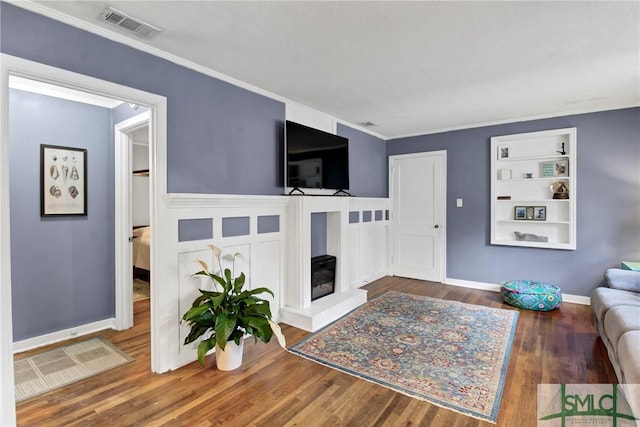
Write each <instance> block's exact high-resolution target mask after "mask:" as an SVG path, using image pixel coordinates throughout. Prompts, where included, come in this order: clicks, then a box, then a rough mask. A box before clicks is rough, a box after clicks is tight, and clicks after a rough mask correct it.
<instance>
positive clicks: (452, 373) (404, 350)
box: [289, 291, 518, 423]
mask: <svg viewBox="0 0 640 427" xmlns="http://www.w3.org/2000/svg"><path fill="white" fill-rule="evenodd" d="M517 318H518V312H517V311H515V310H504V309H497V308H490V307H484V306H479V305H472V304H465V303H461V302H457V301H449V300H442V299H435V298H430V297H423V296H417V295H409V294H404V293H400V292H392V291H390V292H387V293H385V294H383V295H381V296H380V297H378V298H376V299H373V300H371V301H369V302H367V303H365V304H364V305H362V306H360V307H359V308H357V309H355V310H354V311H352V312H351V313H349V314H347V315H346V316H344V317H342V318H341V319H339V320H337V321H335V322H333V323H332V324H330V325H328V326H326V327H325V328H323V329H322V330H320V331H318V332H316V333H313V334H311V335H310V336H308V337H307V338H305V339H304V340H302V341H300V342H299V343H297V344H295V345H293V346H291V347H290V348H289V351H290V352H292V353H294V354H297V355H300V356H302V357H305V358H307V359H310V360H313V361H315V362H318V363H321V364H323V365H326V366H329V367H331V368H335V369H338V370H340V371H342V372H345V373H347V374H351V375H354V376H356V377H359V378H362V379H365V380H368V381H371V382H373V383H376V384H380V385H382V386H385V387H388V388H390V389H392V390H394V391H397V392H399V393H403V394H405V395H408V396H411V397H414V398H417V399H422V400H425V401H427V402H430V403H433V404H435V405H438V406H440V407H444V408H447V409H451V410H453V411H456V412H459V413H462V414H465V415H468V416H471V417H474V418H477V419H481V420H486V421H489V422H492V423H495V422H496V419H497V416H498V410H499V408H500V400H501V398H502V391H503V388H504V383H505V377H506V372H507V366H508V363H509V355H510V353H511V345H512V342H513V337H514V334H515V330H516V323H517Z"/></svg>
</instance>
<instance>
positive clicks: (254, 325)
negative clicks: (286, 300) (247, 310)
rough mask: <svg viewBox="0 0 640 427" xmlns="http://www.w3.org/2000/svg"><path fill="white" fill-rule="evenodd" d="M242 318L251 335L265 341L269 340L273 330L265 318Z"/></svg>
mask: <svg viewBox="0 0 640 427" xmlns="http://www.w3.org/2000/svg"><path fill="white" fill-rule="evenodd" d="M243 320H244V322H245V324H246V325H247V331H249V330H251V335H253V336H254V337H256V338H257V339H259V340H260V341H262V342H265V343H267V342H269V340H271V337H272V336H273V331H272V330H271V326H270V325H269V322H268V321H267V319H265V318H264V317H262V316H245V318H244V319H243Z"/></svg>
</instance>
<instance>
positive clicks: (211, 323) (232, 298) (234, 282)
mask: <svg viewBox="0 0 640 427" xmlns="http://www.w3.org/2000/svg"><path fill="white" fill-rule="evenodd" d="M209 247H210V248H211V250H212V251H213V253H214V255H215V259H216V260H217V261H218V267H219V271H220V272H221V275H219V274H215V273H212V272H211V271H209V266H208V265H207V264H206V263H205V262H204V261H201V260H199V261H198V262H199V263H200V265H201V266H202V268H203V269H202V270H201V271H198V272H197V273H195V274H194V276H206V277H208V278H210V279H211V281H212V282H213V284H214V289H215V290H213V291H207V290H204V289H200V290H199V291H200V295H199V296H198V297H197V298H196V299H195V300H194V301H193V304H192V306H191V308H190V309H189V310H188V311H187V312H186V313H185V314H184V316H182V320H184V321H186V322H187V323H188V324H189V326H190V327H191V331H190V332H189V335H187V337H186V338H185V340H184V344H185V345H187V344H190V343H192V342H194V341H196V340H197V339H198V338H200V337H201V336H203V335H205V334H208V336H206V337H205V339H203V340H202V341H201V342H200V344H199V345H198V360H199V361H200V363H201V364H203V365H204V357H205V356H206V355H207V353H208V352H209V351H210V350H211V349H212V348H214V347H215V349H216V364H217V366H218V369H221V370H227V371H228V370H232V369H235V368H237V367H239V366H240V365H241V364H242V350H243V342H244V337H245V335H252V336H253V337H254V340H255V342H257V341H258V340H260V341H262V342H265V343H268V342H269V341H270V340H271V337H272V336H273V335H274V334H275V335H276V337H277V338H278V342H279V343H280V345H281V346H282V347H283V348H284V347H285V341H284V336H283V335H282V332H281V331H280V327H279V326H278V324H277V323H275V322H274V321H273V320H271V317H272V316H271V308H270V306H269V301H267V300H265V299H262V298H260V297H258V296H257V295H260V294H263V293H268V294H271V296H273V292H272V291H271V290H270V289H268V288H264V287H263V288H256V289H251V290H245V289H244V285H245V279H246V278H245V275H244V273H243V272H241V273H240V274H239V275H238V276H237V277H236V276H235V274H234V273H235V272H232V271H231V270H229V269H228V268H225V269H224V271H222V264H221V262H220V254H221V251H220V249H219V248H218V247H216V246H214V245H209ZM238 256H241V254H240V253H238V252H237V253H235V254H234V255H233V261H232V267H233V269H234V270H235V259H236V257H238ZM218 289H220V290H218Z"/></svg>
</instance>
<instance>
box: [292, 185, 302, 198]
mask: <svg viewBox="0 0 640 427" xmlns="http://www.w3.org/2000/svg"><path fill="white" fill-rule="evenodd" d="M296 191H297V192H299V193H300V195H301V196H304V191H302V190H301V189H299V188H298V187H293V188H292V189H291V191H289V195H290V196H292V195H293V193H295V192H296Z"/></svg>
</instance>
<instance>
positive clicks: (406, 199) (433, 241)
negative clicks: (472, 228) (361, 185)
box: [389, 151, 447, 282]
mask: <svg viewBox="0 0 640 427" xmlns="http://www.w3.org/2000/svg"><path fill="white" fill-rule="evenodd" d="M446 164H447V162H446V151H435V152H428V153H417V154H408V155H401V156H391V157H389V167H390V173H389V175H390V177H391V183H390V187H391V188H390V194H391V204H392V230H393V231H392V251H393V253H392V258H391V265H392V271H393V274H394V275H395V276H402V277H409V278H412V279H421V280H429V281H434V282H443V281H444V276H443V275H444V271H445V254H446V246H445V245H446V232H445V219H446V205H445V200H446V197H445V196H446Z"/></svg>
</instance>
